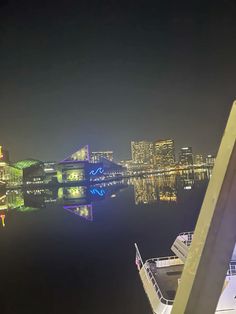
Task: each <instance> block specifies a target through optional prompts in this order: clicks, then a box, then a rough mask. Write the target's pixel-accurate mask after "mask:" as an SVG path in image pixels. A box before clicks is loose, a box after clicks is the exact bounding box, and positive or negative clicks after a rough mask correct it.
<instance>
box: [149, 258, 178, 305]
mask: <svg viewBox="0 0 236 314" xmlns="http://www.w3.org/2000/svg"><path fill="white" fill-rule="evenodd" d="M148 265H149V267H150V270H151V272H152V274H153V275H154V277H155V279H156V282H157V284H158V286H159V288H160V290H161V292H162V295H163V297H164V298H166V299H168V300H174V298H175V294H176V291H177V288H178V279H179V278H180V277H181V275H182V271H183V267H184V265H183V264H181V265H171V266H166V267H157V266H156V263H155V262H148Z"/></svg>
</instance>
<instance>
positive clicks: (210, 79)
mask: <svg viewBox="0 0 236 314" xmlns="http://www.w3.org/2000/svg"><path fill="white" fill-rule="evenodd" d="M235 13H236V2H235V1H234V0H228V1H227V0H225V1H224V0H222V1H217V0H214V1H207V0H205V1H199V0H198V1H176V0H175V1H167V0H165V1H163V0H162V1H159V0H156V1H148V0H145V1H138V0H136V1H128V0H126V1H118V0H109V1H108V0H107V1H103V0H97V1H92V0H91V1H88V0H85V1H80V0H76V1H72V0H65V1H62V0H57V1H52V0H51V1H50V0H45V1H43V0H42V1H39V0H34V1H32V0H9V1H2V2H1V5H0V107H1V114H0V117H1V122H0V144H2V145H3V146H4V147H5V148H7V149H9V151H10V153H11V159H12V160H17V159H22V158H28V157H33V158H37V159H41V160H60V159H62V158H64V157H66V156H67V155H68V154H69V153H72V152H73V151H75V150H76V149H77V148H79V147H80V146H83V145H85V144H87V143H88V144H90V146H91V149H92V150H102V149H112V150H114V152H115V155H116V157H118V158H121V159H125V158H129V155H130V141H131V140H143V139H147V140H156V139H160V138H169V137H170V138H173V139H174V140H175V141H176V147H177V150H178V149H179V147H181V146H193V149H194V152H195V153H216V151H217V148H218V145H219V141H220V138H221V135H222V132H223V129H224V126H225V123H226V119H227V116H228V114H229V110H230V107H231V105H232V101H233V100H234V98H235V96H236V95H235V94H236V92H235V91H236V89H235V86H236V84H235V83H236V22H235V21H236V20H235Z"/></svg>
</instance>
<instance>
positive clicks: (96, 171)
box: [89, 167, 104, 176]
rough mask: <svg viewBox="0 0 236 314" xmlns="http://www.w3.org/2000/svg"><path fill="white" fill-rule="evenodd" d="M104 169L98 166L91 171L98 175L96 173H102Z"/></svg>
mask: <svg viewBox="0 0 236 314" xmlns="http://www.w3.org/2000/svg"><path fill="white" fill-rule="evenodd" d="M103 172H104V169H102V167H98V168H97V169H96V170H91V171H90V172H89V174H90V175H93V176H96V174H98V173H100V174H103Z"/></svg>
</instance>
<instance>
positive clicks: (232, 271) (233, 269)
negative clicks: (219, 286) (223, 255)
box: [227, 260, 236, 276]
mask: <svg viewBox="0 0 236 314" xmlns="http://www.w3.org/2000/svg"><path fill="white" fill-rule="evenodd" d="M235 275H236V260H232V261H230V263H229V269H228V270H227V276H235Z"/></svg>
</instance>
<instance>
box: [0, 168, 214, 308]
mask: <svg viewBox="0 0 236 314" xmlns="http://www.w3.org/2000/svg"><path fill="white" fill-rule="evenodd" d="M207 183H208V180H207V178H206V176H205V173H204V174H201V175H199V174H197V175H196V174H195V175H194V176H189V175H187V176H186V174H183V175H182V176H169V177H152V178H146V179H144V178H142V179H133V180H131V181H130V182H125V183H124V182H123V183H119V184H117V183H116V184H110V185H109V186H97V187H84V188H81V187H77V188H76V187H75V188H64V189H63V188H61V189H59V190H54V191H49V190H35V191H25V192H24V194H23V192H21V191H13V192H8V194H7V195H6V197H4V194H3V193H2V196H1V197H2V198H1V202H2V203H1V206H0V214H1V215H2V220H3V223H5V227H3V226H0V250H1V255H0V256H1V257H0V280H1V284H0V287H1V288H0V305H1V313H3V314H18V313H20V314H21V313H22V314H34V313H35V314H38V313H40V314H41V313H44V314H54V313H55V314H62V313H63V314H65V313H70V314H93V313H96V314H100V313H101V314H111V313H112V314H149V313H151V309H150V306H149V303H148V300H147V298H146V296H145V293H144V290H143V288H142V284H141V281H140V279H139V276H138V272H137V270H136V267H135V262H134V259H135V251H134V243H135V242H137V243H138V245H139V248H140V251H141V254H142V255H143V258H144V259H145V258H150V257H158V256H166V255H173V254H172V253H171V251H170V247H171V244H172V242H173V241H174V239H175V237H176V235H177V234H178V233H180V232H183V231H191V230H193V228H194V226H195V222H196V219H197V215H198V213H199V209H200V207H201V203H202V200H203V197H204V193H205V190H206V186H207ZM4 206H5V207H4Z"/></svg>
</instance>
